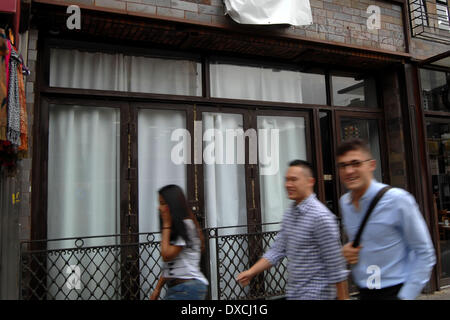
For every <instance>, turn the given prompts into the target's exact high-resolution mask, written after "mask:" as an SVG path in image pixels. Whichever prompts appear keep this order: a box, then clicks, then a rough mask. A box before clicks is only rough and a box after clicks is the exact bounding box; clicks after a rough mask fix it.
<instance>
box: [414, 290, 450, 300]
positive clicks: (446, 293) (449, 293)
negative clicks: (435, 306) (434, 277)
mask: <svg viewBox="0 0 450 320" xmlns="http://www.w3.org/2000/svg"><path fill="white" fill-rule="evenodd" d="M417 300H450V287H447V288H445V289H442V290H441V291H436V292H434V293H433V294H422V295H420V296H419V297H418V298H417Z"/></svg>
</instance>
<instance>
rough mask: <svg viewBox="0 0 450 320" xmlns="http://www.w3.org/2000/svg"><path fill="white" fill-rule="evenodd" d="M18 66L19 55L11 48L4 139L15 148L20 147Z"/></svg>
mask: <svg viewBox="0 0 450 320" xmlns="http://www.w3.org/2000/svg"><path fill="white" fill-rule="evenodd" d="M19 66H20V60H19V55H18V54H17V52H16V50H15V49H14V48H13V47H11V59H10V61H9V87H8V131H7V133H6V138H7V139H8V140H9V141H10V142H11V143H12V144H13V145H15V146H20V90H19V80H18V70H19Z"/></svg>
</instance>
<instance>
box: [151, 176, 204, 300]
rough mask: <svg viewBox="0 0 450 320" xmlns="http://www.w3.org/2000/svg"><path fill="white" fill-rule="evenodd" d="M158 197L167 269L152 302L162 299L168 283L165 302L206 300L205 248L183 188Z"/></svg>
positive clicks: (167, 188)
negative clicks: (201, 264)
mask: <svg viewBox="0 0 450 320" xmlns="http://www.w3.org/2000/svg"><path fill="white" fill-rule="evenodd" d="M158 193H159V212H160V217H161V233H162V238H161V257H162V259H163V261H164V265H163V269H162V276H161V278H160V279H159V281H158V284H157V285H156V288H155V290H154V291H153V294H152V295H151V297H150V300H157V299H158V298H159V295H160V293H161V289H162V287H163V286H164V284H166V283H167V287H168V291H167V295H166V296H165V297H164V300H204V299H205V297H206V293H207V288H208V280H207V279H206V278H205V276H204V275H203V274H202V272H201V271H200V258H201V251H202V250H203V248H204V240H203V235H202V233H201V229H200V226H199V224H198V222H197V220H196V219H195V217H194V215H193V213H192V211H191V210H190V209H189V207H188V204H187V201H186V198H185V196H184V194H183V191H182V190H181V188H180V187H178V186H176V185H168V186H165V187H163V188H161V189H160V190H159V191H158Z"/></svg>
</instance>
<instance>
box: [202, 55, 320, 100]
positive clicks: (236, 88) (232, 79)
mask: <svg viewBox="0 0 450 320" xmlns="http://www.w3.org/2000/svg"><path fill="white" fill-rule="evenodd" d="M210 70H211V74H210V76H211V96H212V97H216V98H230V99H245V100H247V99H248V100H262V101H276V102H291V103H305V104H322V105H326V104H327V94H326V86H325V76H324V75H323V74H314V73H303V72H299V71H296V70H286V69H284V70H283V69H275V68H270V67H263V66H249V65H237V64H228V63H221V62H213V63H212V64H211V66H210Z"/></svg>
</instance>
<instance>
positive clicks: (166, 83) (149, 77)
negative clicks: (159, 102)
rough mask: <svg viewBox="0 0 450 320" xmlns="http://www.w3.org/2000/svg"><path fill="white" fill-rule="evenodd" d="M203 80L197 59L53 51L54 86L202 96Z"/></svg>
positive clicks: (51, 57)
mask: <svg viewBox="0 0 450 320" xmlns="http://www.w3.org/2000/svg"><path fill="white" fill-rule="evenodd" d="M201 78H202V76H201V63H200V62H198V61H193V60H182V59H167V58H164V59H163V58H151V57H141V56H131V55H125V54H122V53H115V54H110V53H101V52H85V51H79V50H68V49H55V48H54V49H51V50H50V79H49V84H50V86H51V87H63V88H71V89H74V88H75V89H94V90H108V91H128V92H141V93H159V94H173V95H188V96H201V95H202V91H201V90H202V84H201Z"/></svg>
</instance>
